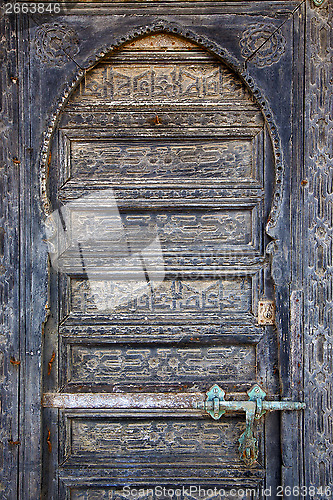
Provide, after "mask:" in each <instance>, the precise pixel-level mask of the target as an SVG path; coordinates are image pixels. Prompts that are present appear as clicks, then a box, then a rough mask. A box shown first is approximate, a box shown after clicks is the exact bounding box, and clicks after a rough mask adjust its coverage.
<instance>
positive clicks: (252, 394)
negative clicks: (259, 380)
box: [196, 384, 305, 466]
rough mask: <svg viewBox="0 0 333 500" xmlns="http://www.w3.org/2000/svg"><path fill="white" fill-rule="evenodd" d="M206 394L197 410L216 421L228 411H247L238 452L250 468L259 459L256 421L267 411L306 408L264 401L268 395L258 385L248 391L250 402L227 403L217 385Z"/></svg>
mask: <svg viewBox="0 0 333 500" xmlns="http://www.w3.org/2000/svg"><path fill="white" fill-rule="evenodd" d="M206 394H207V399H206V401H203V402H200V403H197V404H196V408H199V409H203V410H206V411H207V413H209V415H211V417H213V418H214V420H218V419H220V418H221V416H222V415H223V414H224V413H225V412H226V411H245V415H246V428H245V431H244V432H243V434H242V435H241V436H240V438H239V440H238V441H239V448H238V450H239V454H240V458H241V459H242V460H243V461H244V462H245V464H246V465H248V466H252V465H253V464H254V462H255V461H256V459H257V458H258V445H257V440H256V438H255V437H254V434H253V427H254V421H255V419H259V418H261V417H262V416H263V415H264V414H265V413H266V411H274V410H302V409H304V408H305V403H299V402H294V401H264V399H265V397H266V393H265V391H263V390H262V389H261V387H259V385H257V384H256V385H254V386H253V387H252V389H250V390H249V391H248V393H247V394H248V396H249V399H248V401H226V400H225V399H224V397H225V392H224V390H223V389H221V387H219V386H218V385H217V384H215V385H213V387H211V388H210V389H209V391H208V392H207V393H206Z"/></svg>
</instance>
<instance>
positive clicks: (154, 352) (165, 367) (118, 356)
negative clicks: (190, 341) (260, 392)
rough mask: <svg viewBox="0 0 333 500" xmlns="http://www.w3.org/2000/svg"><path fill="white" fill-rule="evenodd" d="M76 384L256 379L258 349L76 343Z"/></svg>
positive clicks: (72, 366) (72, 364) (72, 372)
mask: <svg viewBox="0 0 333 500" xmlns="http://www.w3.org/2000/svg"><path fill="white" fill-rule="evenodd" d="M68 379H69V381H70V383H72V384H80V385H84V384H105V385H107V384H112V385H113V384H118V385H121V384H128V383H132V384H133V383H134V384H161V383H163V384H171V385H172V384H174V385H176V384H180V383H187V384H188V385H189V386H193V385H194V384H200V389H201V386H202V389H203V390H205V389H207V387H208V386H209V384H210V383H211V382H212V381H214V382H215V383H217V382H219V383H220V382H221V383H222V384H223V382H225V381H231V380H232V381H245V382H247V383H250V382H251V380H255V347H254V346H253V345H247V346H220V347H211V346H209V347H207V346H202V347H185V348H176V347H167V346H164V347H150V346H147V347H137V346H133V347H132V348H128V347H124V346H121V345H120V346H119V345H116V346H114V347H111V346H96V345H81V344H74V345H72V346H71V347H70V359H69V373H68Z"/></svg>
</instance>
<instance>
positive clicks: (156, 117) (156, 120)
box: [154, 115, 162, 125]
mask: <svg viewBox="0 0 333 500" xmlns="http://www.w3.org/2000/svg"><path fill="white" fill-rule="evenodd" d="M154 123H155V125H162V122H161V120H160V119H159V117H158V115H156V116H155V118H154Z"/></svg>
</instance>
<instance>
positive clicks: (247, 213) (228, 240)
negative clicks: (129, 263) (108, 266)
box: [71, 203, 254, 251]
mask: <svg viewBox="0 0 333 500" xmlns="http://www.w3.org/2000/svg"><path fill="white" fill-rule="evenodd" d="M87 205H88V203H87ZM252 219H253V207H248V208H244V209H241V208H238V209H236V208H234V209H233V208H231V209H224V210H213V209H212V210H209V209H206V210H196V209H193V210H189V209H188V208H187V209H186V208H185V209H179V210H177V211H176V210H164V211H163V212H162V211H154V212H148V211H146V212H134V211H126V212H125V211H122V212H121V213H120V214H119V213H118V211H117V210H116V209H115V208H108V207H103V206H102V203H101V207H99V208H97V209H96V208H95V207H92V208H91V209H89V207H86V208H85V207H83V206H82V207H79V209H76V210H75V209H73V210H71V230H72V233H71V234H72V237H73V240H75V241H76V240H77V241H81V242H84V241H94V242H95V243H99V242H108V243H111V242H112V243H113V244H116V243H119V244H120V243H123V241H124V240H126V241H127V242H128V243H129V244H130V245H131V244H133V243H134V244H138V245H141V248H145V247H146V246H148V243H149V241H150V239H155V238H156V236H158V239H159V241H160V243H161V245H162V248H168V247H179V246H185V247H186V250H187V251H189V250H190V249H191V247H198V246H203V245H205V247H207V245H208V246H211V245H214V246H216V245H226V244H227V245H232V246H234V245H237V246H239V245H249V244H251V243H252V244H253V242H252V235H253V230H254V229H253V227H252V225H253V220H252ZM112 248H114V247H112ZM96 250H97V249H96ZM110 250H111V249H110ZM115 250H116V248H115Z"/></svg>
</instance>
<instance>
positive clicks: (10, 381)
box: [0, 16, 22, 500]
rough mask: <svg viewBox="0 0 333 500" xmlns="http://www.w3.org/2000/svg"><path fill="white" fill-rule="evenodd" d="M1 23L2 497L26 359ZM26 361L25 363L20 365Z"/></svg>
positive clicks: (11, 108) (9, 79)
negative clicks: (22, 349)
mask: <svg viewBox="0 0 333 500" xmlns="http://www.w3.org/2000/svg"><path fill="white" fill-rule="evenodd" d="M0 24H1V52H0V58H1V65H0V80H1V87H2V88H1V93H0V95H1V97H0V99H1V106H0V107H1V122H0V143H1V146H2V150H1V160H0V161H1V163H0V186H1V197H0V227H1V232H0V236H1V242H0V299H1V306H2V307H1V312H0V314H1V329H0V382H1V389H0V391H1V426H0V427H1V430H0V436H1V439H0V471H1V473H0V474H1V482H0V495H1V497H2V498H6V499H9V500H11V499H13V500H14V499H16V498H17V473H18V453H19V449H20V446H21V444H22V443H21V435H20V433H19V426H18V420H19V408H18V384H19V377H20V371H21V364H22V360H21V358H20V351H19V314H18V311H19V273H20V269H19V252H18V243H19V220H18V216H19V208H18V196H19V171H20V167H21V165H20V160H19V150H18V135H19V125H18V89H19V80H18V78H17V77H18V75H17V38H16V19H15V16H3V17H2V18H1V19H0ZM20 363H21V364H20Z"/></svg>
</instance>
